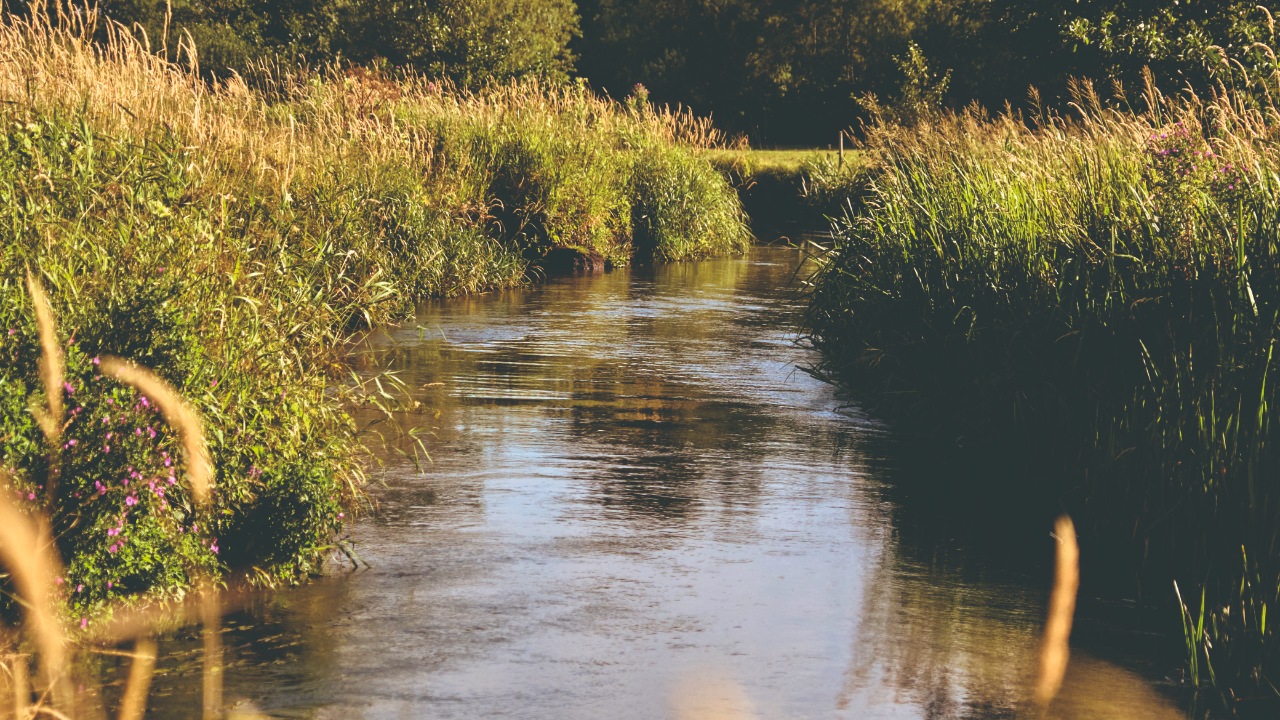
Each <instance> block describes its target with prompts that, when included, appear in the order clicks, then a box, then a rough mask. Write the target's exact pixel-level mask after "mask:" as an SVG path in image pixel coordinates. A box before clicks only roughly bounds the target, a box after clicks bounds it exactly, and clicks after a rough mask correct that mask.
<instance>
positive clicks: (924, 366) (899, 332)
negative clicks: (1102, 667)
mask: <svg viewBox="0 0 1280 720" xmlns="http://www.w3.org/2000/svg"><path fill="white" fill-rule="evenodd" d="M1255 100H1256V98H1253V97H1247V96H1243V95H1240V94H1235V93H1231V92H1228V91H1221V92H1220V93H1219V94H1218V95H1216V96H1215V97H1213V98H1211V99H1196V98H1190V99H1185V100H1174V99H1169V98H1165V97H1161V96H1160V95H1159V94H1158V93H1156V92H1155V91H1154V90H1148V92H1147V94H1146V96H1145V98H1143V100H1142V101H1141V102H1140V103H1139V104H1141V105H1143V106H1144V107H1145V108H1146V109H1145V110H1142V111H1140V112H1138V111H1133V110H1128V109H1115V108H1112V107H1107V106H1104V104H1103V103H1102V102H1101V101H1100V100H1099V99H1098V97H1097V95H1096V94H1094V93H1093V92H1092V89H1091V88H1089V87H1088V86H1087V85H1081V86H1079V87H1078V88H1077V98H1076V104H1075V108H1076V112H1077V114H1076V115H1075V116H1073V117H1071V118H1066V117H1058V116H1044V117H1036V118H1031V119H1028V120H1024V119H1023V118H1020V117H1011V116H1000V117H996V118H990V117H987V116H985V115H983V114H981V113H976V112H974V113H966V114H960V115H945V116H939V117H935V118H932V119H929V120H926V121H925V122H923V123H922V124H921V125H919V126H918V127H915V128H913V129H911V130H904V129H900V128H887V127H886V128H879V129H876V130H874V131H873V132H872V133H871V136H870V137H869V139H868V141H867V143H866V144H865V147H864V151H865V152H866V153H867V154H868V155H869V158H870V161H871V163H872V164H873V166H874V167H875V171H874V174H873V175H872V186H871V188H872V190H871V194H870V196H869V197H868V198H867V199H866V201H865V203H864V204H863V205H862V206H861V207H860V208H858V209H857V211H856V212H851V213H850V214H849V215H848V216H847V217H846V218H845V220H843V221H842V222H841V223H839V224H838V227H837V236H838V239H837V244H836V247H835V250H834V252H833V253H831V255H830V256H829V257H828V258H827V261H826V265H825V268H824V269H823V271H822V273H821V275H820V277H819V278H818V280H817V283H816V286H815V288H814V292H813V295H812V306H811V311H810V315H809V322H810V326H811V328H812V329H813V338H814V341H815V343H816V344H817V345H818V346H819V347H820V348H822V350H823V351H824V353H825V358H826V363H827V365H826V367H825V370H826V371H827V372H829V373H831V374H833V375H839V376H840V377H842V378H844V379H845V381H846V382H849V383H851V384H853V385H856V386H858V387H860V388H862V390H863V391H865V392H867V393H868V395H869V396H870V397H875V398H878V399H879V400H880V401H881V402H883V403H884V405H885V407H886V408H891V409H892V410H893V411H894V412H896V413H897V414H899V415H900V416H902V417H909V418H912V419H913V420H914V421H920V422H922V423H923V424H924V426H928V427H933V428H938V427H942V428H957V430H956V432H958V433H963V435H964V436H965V437H966V441H967V442H969V443H973V442H974V441H975V440H983V439H986V440H989V441H990V444H989V445H984V446H983V447H990V448H992V451H993V452H999V450H997V449H998V448H1003V449H1004V452H1003V454H1005V455H1010V454H1017V453H1019V452H1023V453H1025V454H1026V455H1027V456H1028V457H1034V458H1038V461H1039V467H1040V470H1039V471H1038V472H1039V475H1038V476H1039V477H1045V476H1049V477H1054V478H1059V479H1060V480H1061V481H1062V483H1063V484H1061V485H1052V486H1049V488H1048V489H1049V492H1050V494H1051V495H1052V496H1053V497H1055V498H1057V497H1061V500H1060V502H1064V503H1067V504H1068V506H1069V507H1070V508H1072V509H1073V511H1075V514H1076V517H1077V520H1078V521H1079V522H1080V523H1081V527H1082V528H1083V530H1082V538H1083V539H1084V545H1085V546H1086V557H1087V556H1088V555H1087V553H1088V552H1090V551H1092V552H1095V553H1098V554H1099V556H1104V555H1105V556H1106V557H1107V558H1108V561H1109V562H1110V563H1111V564H1118V565H1119V566H1121V567H1123V568H1128V572H1129V573H1130V577H1134V578H1135V582H1134V583H1133V586H1131V587H1129V588H1126V589H1124V590H1123V592H1126V593H1133V592H1136V591H1137V590H1138V588H1139V587H1140V588H1141V590H1142V593H1143V597H1142V599H1143V600H1144V601H1147V602H1154V603H1159V604H1160V605H1161V606H1163V607H1167V608H1171V609H1170V610H1169V612H1168V617H1169V619H1170V627H1171V628H1172V629H1175V630H1176V628H1178V627H1179V625H1178V623H1177V622H1176V621H1175V620H1174V615H1175V613H1183V614H1185V613H1186V612H1189V611H1187V610H1184V608H1183V607H1181V606H1179V604H1178V602H1177V601H1176V600H1175V598H1174V597H1173V585H1172V581H1173V580H1174V579H1175V578H1176V579H1179V580H1180V583H1181V587H1182V588H1183V589H1184V591H1185V590H1186V588H1196V589H1197V590H1198V589H1199V588H1201V587H1204V588H1205V590H1206V598H1207V600H1206V603H1205V606H1204V614H1203V615H1204V620H1203V622H1201V623H1198V624H1199V625H1200V627H1202V628H1203V632H1202V634H1200V635H1198V636H1197V637H1198V639H1197V640H1196V641H1195V642H1194V643H1191V644H1190V645H1189V655H1190V659H1191V660H1192V661H1193V665H1192V669H1193V672H1192V674H1191V676H1190V679H1191V681H1192V682H1194V683H1199V682H1201V681H1207V680H1208V679H1209V678H1208V677H1207V665H1206V663H1205V662H1200V663H1198V664H1194V661H1195V658H1197V657H1200V658H1201V659H1204V656H1205V655H1212V657H1213V662H1212V666H1213V667H1214V668H1216V670H1217V674H1216V677H1217V679H1218V680H1219V681H1220V682H1223V681H1225V683H1226V684H1228V685H1230V686H1231V687H1232V688H1234V689H1235V691H1236V692H1237V693H1238V694H1241V695H1249V694H1254V693H1261V694H1265V695H1274V694H1275V693H1274V690H1273V688H1274V680H1273V679H1272V678H1271V673H1274V672H1275V669H1274V656H1275V652H1276V643H1275V633H1274V628H1273V627H1272V626H1271V625H1268V624H1267V622H1266V620H1265V618H1266V614H1267V610H1268V608H1274V606H1275V604H1276V602H1277V600H1278V599H1280V597H1278V596H1277V593H1278V592H1280V591H1278V590H1277V587H1278V583H1277V581H1280V564H1277V561H1276V557H1277V555H1276V550H1277V547H1278V544H1280V521H1277V516H1276V514H1275V510H1276V508H1277V507H1278V506H1280V485H1278V484H1277V479H1278V478H1277V475H1276V472H1275V468H1276V467H1277V463H1280V456H1278V455H1277V454H1276V451H1275V448H1276V447H1277V444H1276V441H1277V437H1276V433H1277V426H1276V425H1275V424H1274V423H1272V422H1271V409H1272V408H1273V407H1274V406H1275V405H1274V404H1275V402H1276V401H1277V385H1276V381H1277V374H1276V371H1277V370H1280V368H1277V367H1276V363H1277V361H1278V359H1277V358H1276V357H1275V353H1274V349H1275V341H1276V338H1277V335H1278V333H1280V293H1277V288H1280V212H1278V211H1277V208H1280V179H1278V178H1280V144H1277V143H1276V141H1275V137H1276V133H1275V128H1276V127H1277V126H1278V125H1280V116H1278V115H1277V113H1276V111H1275V110H1274V109H1273V108H1271V107H1270V106H1269V105H1266V104H1265V103H1264V104H1262V105H1261V106H1259V105H1258V104H1256V103H1255ZM947 439H952V438H950V437H949V438H947ZM1137 579H1140V583H1139V582H1137V581H1136V580H1137ZM1197 594H1198V593H1197ZM1188 600H1190V598H1188ZM1190 610H1191V611H1194V610H1195V608H1194V606H1193V607H1192V608H1191V609H1190ZM1185 619H1186V618H1185V617H1184V620H1185ZM1210 645H1211V646H1212V649H1210Z"/></svg>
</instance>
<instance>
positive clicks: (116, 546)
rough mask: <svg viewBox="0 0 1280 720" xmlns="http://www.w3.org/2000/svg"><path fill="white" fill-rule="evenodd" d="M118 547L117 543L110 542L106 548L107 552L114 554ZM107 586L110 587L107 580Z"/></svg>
mask: <svg viewBox="0 0 1280 720" xmlns="http://www.w3.org/2000/svg"><path fill="white" fill-rule="evenodd" d="M119 549H120V547H119V546H118V545H116V544H115V543H112V544H111V547H109V548H107V552H109V553H112V554H113V555H114V554H115V552H116V551H117V550H119ZM107 587H111V583H110V582H109V581H108V582H107Z"/></svg>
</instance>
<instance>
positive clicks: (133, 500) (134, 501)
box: [124, 495, 138, 507]
mask: <svg viewBox="0 0 1280 720" xmlns="http://www.w3.org/2000/svg"><path fill="white" fill-rule="evenodd" d="M124 504H125V505H128V506H130V507H132V506H134V505H137V504H138V498H136V497H134V496H132V495H130V496H129V497H127V498H125V499H124Z"/></svg>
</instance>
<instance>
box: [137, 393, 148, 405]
mask: <svg viewBox="0 0 1280 720" xmlns="http://www.w3.org/2000/svg"><path fill="white" fill-rule="evenodd" d="M138 402H140V403H142V407H151V401H150V400H148V399H147V396H146V395H143V396H142V397H141V398H139V399H138Z"/></svg>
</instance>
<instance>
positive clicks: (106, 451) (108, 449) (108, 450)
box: [102, 445, 111, 455]
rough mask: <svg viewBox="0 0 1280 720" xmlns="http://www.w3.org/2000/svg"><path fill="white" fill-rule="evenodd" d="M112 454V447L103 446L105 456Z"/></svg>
mask: <svg viewBox="0 0 1280 720" xmlns="http://www.w3.org/2000/svg"><path fill="white" fill-rule="evenodd" d="M110 452H111V446H110V445H103V446H102V454H103V455H106V454H108V453H110Z"/></svg>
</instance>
